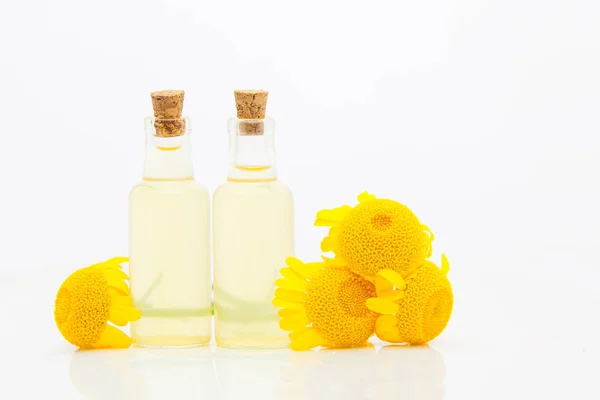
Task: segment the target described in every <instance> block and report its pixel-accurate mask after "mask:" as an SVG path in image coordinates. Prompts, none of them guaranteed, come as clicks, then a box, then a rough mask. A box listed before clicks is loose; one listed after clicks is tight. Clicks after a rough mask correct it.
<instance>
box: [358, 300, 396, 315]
mask: <svg viewBox="0 0 600 400" xmlns="http://www.w3.org/2000/svg"><path fill="white" fill-rule="evenodd" d="M366 303H367V307H368V308H369V310H371V311H375V312H376V313H379V314H395V313H396V312H397V311H398V308H399V306H398V304H396V303H394V302H392V301H390V300H385V299H380V298H378V297H372V298H370V299H367V302H366Z"/></svg>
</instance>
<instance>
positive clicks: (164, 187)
mask: <svg viewBox="0 0 600 400" xmlns="http://www.w3.org/2000/svg"><path fill="white" fill-rule="evenodd" d="M149 191H152V192H155V193H165V194H175V193H193V194H197V195H199V196H205V197H209V194H208V189H207V188H206V186H204V185H203V184H201V183H199V182H196V181H195V180H191V179H190V180H182V181H149V180H143V181H141V182H139V183H138V184H136V185H135V186H134V187H132V188H131V190H130V192H129V196H130V197H131V196H135V195H136V194H138V193H144V192H149Z"/></svg>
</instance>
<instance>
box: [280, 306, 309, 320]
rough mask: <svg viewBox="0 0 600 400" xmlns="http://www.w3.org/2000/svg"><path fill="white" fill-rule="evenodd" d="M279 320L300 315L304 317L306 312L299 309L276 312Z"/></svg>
mask: <svg viewBox="0 0 600 400" xmlns="http://www.w3.org/2000/svg"><path fill="white" fill-rule="evenodd" d="M277 314H279V316H280V317H281V318H292V317H297V316H300V315H306V311H304V310H303V309H300V308H283V309H281V310H279V311H277Z"/></svg>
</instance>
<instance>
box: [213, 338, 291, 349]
mask: <svg viewBox="0 0 600 400" xmlns="http://www.w3.org/2000/svg"><path fill="white" fill-rule="evenodd" d="M216 342H217V346H219V347H224V348H228V349H285V348H288V347H289V346H290V341H289V339H288V338H273V339H262V340H259V339H222V338H221V339H216Z"/></svg>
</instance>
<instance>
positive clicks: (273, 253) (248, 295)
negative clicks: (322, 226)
mask: <svg viewBox="0 0 600 400" xmlns="http://www.w3.org/2000/svg"><path fill="white" fill-rule="evenodd" d="M293 231H294V205H293V196H292V192H291V191H290V189H289V188H288V187H287V186H285V185H284V184H282V183H280V182H279V181H277V180H275V179H273V180H272V181H268V182H252V181H248V182H226V183H225V184H223V185H222V186H221V187H220V188H219V189H218V190H217V191H216V192H215V194H214V201H213V245H214V248H213V255H214V259H213V262H214V296H215V338H216V341H217V344H218V345H219V346H224V347H261V348H270V347H286V346H288V345H289V339H288V337H287V332H285V331H282V330H281V329H280V328H279V316H278V315H277V308H276V307H275V306H273V304H272V303H271V302H272V300H273V294H274V291H275V281H276V280H277V279H278V278H279V277H280V273H279V270H280V269H281V268H283V267H284V266H285V259H286V258H287V257H290V256H292V255H293V252H294V245H293V243H294V232H293Z"/></svg>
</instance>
